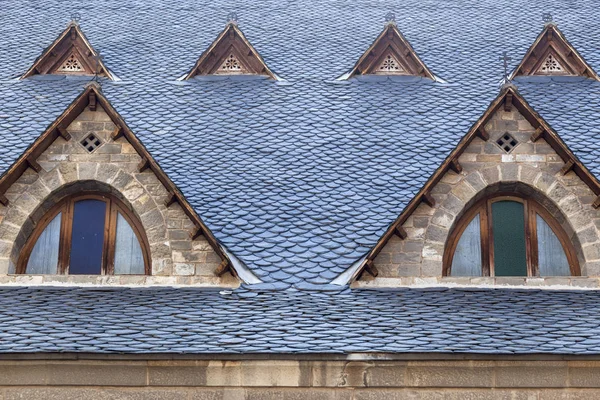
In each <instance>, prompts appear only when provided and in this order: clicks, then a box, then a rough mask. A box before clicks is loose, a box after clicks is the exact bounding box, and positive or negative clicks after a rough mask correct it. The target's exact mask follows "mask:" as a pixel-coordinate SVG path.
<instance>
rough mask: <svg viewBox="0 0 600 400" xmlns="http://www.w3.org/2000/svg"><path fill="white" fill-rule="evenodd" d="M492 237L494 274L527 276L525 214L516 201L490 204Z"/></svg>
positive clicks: (520, 204)
mask: <svg viewBox="0 0 600 400" xmlns="http://www.w3.org/2000/svg"><path fill="white" fill-rule="evenodd" d="M492 232H493V235H494V274H495V275H496V276H527V256H526V249H525V214H524V208H523V204H522V203H519V202H517V201H497V202H495V203H492Z"/></svg>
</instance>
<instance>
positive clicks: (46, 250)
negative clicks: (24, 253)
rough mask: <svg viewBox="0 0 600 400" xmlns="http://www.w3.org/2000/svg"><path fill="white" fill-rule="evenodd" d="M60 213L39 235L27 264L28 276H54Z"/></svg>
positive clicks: (56, 265)
mask: <svg viewBox="0 0 600 400" xmlns="http://www.w3.org/2000/svg"><path fill="white" fill-rule="evenodd" d="M61 218H62V213H61V212H59V213H58V215H57V216H56V217H54V219H53V220H52V221H50V223H49V224H48V226H46V228H45V229H44V232H42V234H41V235H40V237H39V238H38V240H37V242H36V243H35V246H33V250H32V251H31V255H30V256H29V261H28V262H27V273H28V274H56V273H57V267H58V249H59V242H60V222H61Z"/></svg>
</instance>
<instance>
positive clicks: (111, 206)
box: [102, 200, 117, 275]
mask: <svg viewBox="0 0 600 400" xmlns="http://www.w3.org/2000/svg"><path fill="white" fill-rule="evenodd" d="M105 221H106V222H105V224H104V251H103V263H102V274H104V275H112V274H114V263H115V240H116V232H117V205H116V204H115V203H114V202H113V201H110V200H109V201H108V202H107V207H106V218H105Z"/></svg>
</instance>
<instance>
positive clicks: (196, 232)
mask: <svg viewBox="0 0 600 400" xmlns="http://www.w3.org/2000/svg"><path fill="white" fill-rule="evenodd" d="M200 236H204V232H203V231H202V228H200V227H199V226H197V227H196V228H194V230H193V231H192V233H191V237H192V240H196V239H198V238H199V237H200Z"/></svg>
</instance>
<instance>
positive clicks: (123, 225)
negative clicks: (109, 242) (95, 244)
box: [115, 213, 144, 274]
mask: <svg viewBox="0 0 600 400" xmlns="http://www.w3.org/2000/svg"><path fill="white" fill-rule="evenodd" d="M143 273H144V255H143V253H142V246H140V242H139V240H138V238H137V236H136V235H135V232H134V231H133V229H132V228H131V226H130V225H129V223H128V222H127V220H126V219H125V218H124V217H123V216H122V215H121V213H118V214H117V237H116V240H115V274H143Z"/></svg>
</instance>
